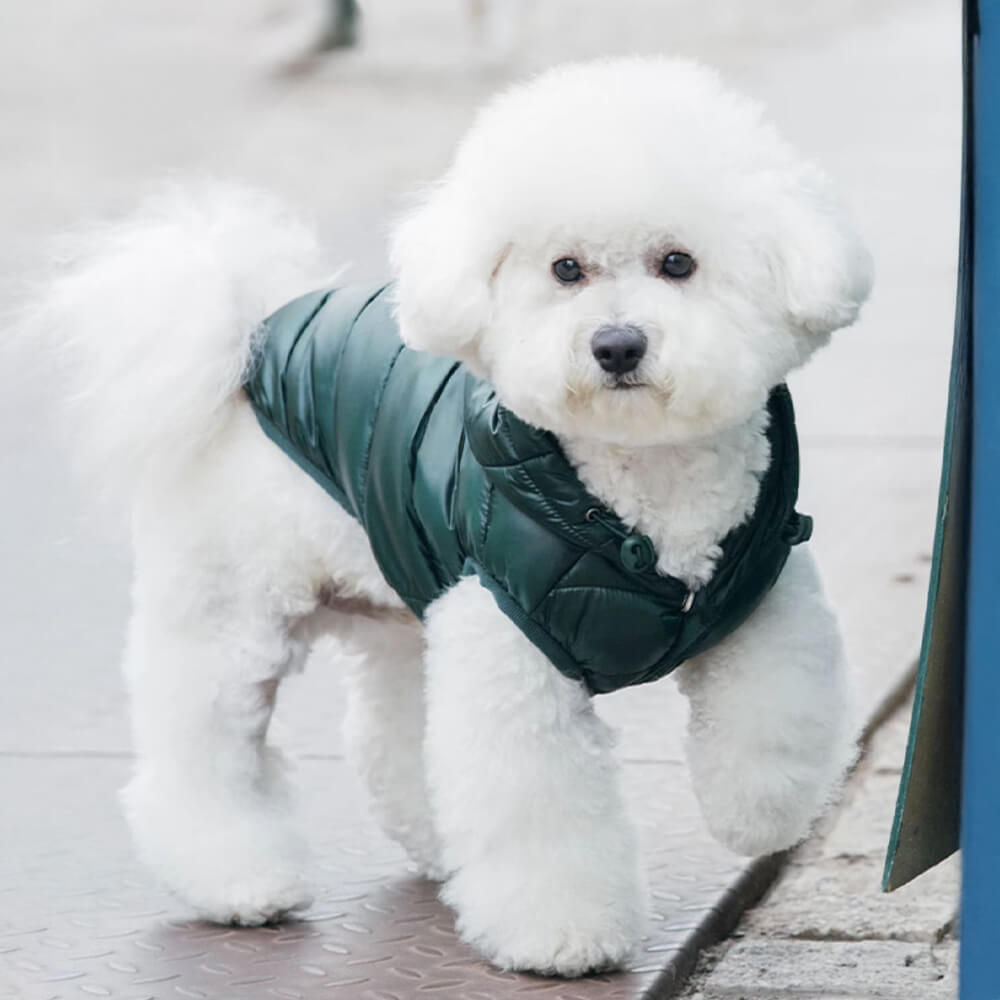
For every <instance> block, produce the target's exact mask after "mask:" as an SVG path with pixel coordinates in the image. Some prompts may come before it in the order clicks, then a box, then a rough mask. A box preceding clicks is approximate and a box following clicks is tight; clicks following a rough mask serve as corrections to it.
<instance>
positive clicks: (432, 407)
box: [246, 286, 810, 693]
mask: <svg viewBox="0 0 1000 1000" xmlns="http://www.w3.org/2000/svg"><path fill="white" fill-rule="evenodd" d="M389 298H390V296H389V293H388V290H387V289H386V288H384V287H381V288H373V287H364V286H347V287H344V288H341V289H334V290H326V291H320V292H314V293H312V294H310V295H306V296H304V297H303V298H300V299H297V300H296V301H294V302H291V303H289V304H288V305H287V306H285V307H284V308H282V309H281V310H279V311H278V312H277V313H275V314H274V315H273V316H272V317H271V318H270V319H268V320H267V321H266V322H265V323H264V324H263V327H262V329H261V332H260V338H259V342H258V345H257V353H256V359H255V364H254V365H253V367H252V369H251V371H250V374H249V375H248V378H247V380H246V391H247V394H248V395H249V397H250V400H251V403H252V405H253V408H254V411H255V412H256V414H257V418H258V420H259V421H260V424H261V426H262V427H263V429H264V431H265V432H266V433H267V435H268V436H269V437H270V438H271V439H272V440H273V441H274V442H275V443H276V444H277V445H278V446H279V447H280V448H281V449H282V450H283V451H285V452H286V454H288V455H289V456H290V457H291V458H292V459H293V460H294V461H295V462H297V463H298V464H299V465H300V466H301V467H302V468H303V469H304V470H305V471H306V472H308V473H309V475H310V476H312V477H313V478H314V479H315V480H316V481H317V482H319V483H320V485H322V486H323V487H324V488H325V489H326V490H327V491H328V492H329V493H330V494H331V495H332V496H333V497H334V498H335V499H336V500H337V501H338V502H339V503H340V504H342V505H343V506H344V507H345V508H346V509H347V510H348V511H349V512H350V513H351V514H352V515H353V516H354V517H356V518H357V519H358V521H360V522H361V524H362V525H363V526H364V528H365V530H366V531H367V533H368V536H369V538H370V540H371V545H372V550H373V551H374V553H375V558H376V560H377V561H378V564H379V567H380V568H381V570H382V572H383V574H384V575H385V577H386V579H387V580H388V582H389V584H390V585H391V586H392V587H393V589H394V590H395V591H396V592H397V593H398V594H399V596H400V597H401V598H402V599H403V601H405V603H406V604H407V605H408V606H409V607H410V608H411V609H412V610H413V611H414V612H415V613H416V614H417V615H419V616H423V614H424V612H425V610H426V608H427V606H428V604H430V603H431V602H432V601H433V600H434V599H435V598H437V597H439V596H440V595H441V594H442V592H444V591H445V590H446V589H447V588H449V587H451V586H452V585H454V584H455V583H456V582H457V581H458V580H459V579H461V578H462V577H463V576H468V575H472V574H475V575H477V576H478V577H479V579H480V580H481V581H482V583H483V584H484V585H485V586H486V587H487V588H488V589H489V590H490V592H491V593H492V594H493V596H494V598H495V599H496V602H497V604H498V605H499V607H500V609H501V610H502V611H503V612H504V613H505V614H506V615H507V616H508V617H509V618H511V619H512V620H513V621H514V622H515V623H516V624H517V625H518V627H519V628H520V629H521V630H522V631H523V632H524V634H525V635H526V636H527V637H528V638H529V639H530V640H531V641H532V642H533V643H534V644H535V645H536V646H537V647H538V648H539V649H541V650H542V651H543V652H544V653H545V654H546V656H548V657H549V659H551V660H552V662H553V663H554V664H555V665H556V666H557V667H558V668H559V670H561V671H562V672H563V673H564V674H566V675H567V676H569V677H572V678H575V679H579V680H582V681H583V682H584V683H585V684H586V685H587V687H588V688H589V689H590V690H591V691H592V692H595V693H601V692H607V691H614V690H616V689H618V688H620V687H624V686H626V685H629V684H639V683H642V682H644V681H651V680H656V679H657V678H660V677H662V676H664V675H665V674H667V673H669V672H670V671H671V670H672V669H673V668H674V667H676V666H677V665H678V664H680V663H682V662H683V661H684V660H686V659H688V658H689V657H691V656H694V655H695V654H697V653H700V652H702V651H703V650H705V649H707V648H708V647H709V646H711V645H712V644H713V643H715V642H717V641H718V640H719V639H721V638H723V637H724V636H726V635H728V634H729V633H730V632H731V631H732V630H733V629H735V628H736V627H737V626H739V625H740V624H741V623H742V622H743V621H744V620H745V619H746V618H747V616H748V615H749V614H750V613H751V612H752V611H753V609H754V608H755V607H756V605H757V603H758V602H759V601H760V599H761V598H762V597H763V596H764V594H765V593H767V591H768V590H769V589H770V587H771V586H772V585H773V583H774V581H775V580H776V579H777V577H778V574H779V573H780V572H781V568H782V566H783V565H784V563H785V560H786V558H787V557H788V552H789V548H790V545H792V544H795V543H796V542H797V541H801V540H803V539H804V538H805V537H807V536H808V533H809V525H810V522H809V519H808V518H804V517H801V516H800V515H798V514H796V513H795V510H794V506H795V498H796V493H797V489H798V448H797V442H796V436H795V421H794V416H793V413H792V405H791V399H790V398H789V395H788V392H787V390H786V389H785V387H784V386H779V387H778V388H776V389H775V390H774V391H773V393H772V395H771V399H770V401H769V410H770V418H771V419H770V428H769V431H768V434H769V437H770V442H771V453H772V462H771V467H770V469H769V471H768V473H767V474H766V475H765V477H764V480H763V482H762V486H761V494H760V498H759V501H758V504H757V508H756V511H755V514H754V516H753V518H752V519H751V520H750V521H749V522H748V523H747V524H746V525H744V526H742V527H740V528H738V529H736V530H735V531H733V532H732V533H731V534H730V535H729V536H728V537H727V538H726V539H725V540H724V541H723V543H722V548H723V553H724V554H723V557H722V559H721V561H720V563H719V565H718V568H717V571H716V573H715V575H714V577H713V578H712V580H711V581H710V583H709V584H708V585H707V586H705V587H704V588H702V589H701V590H700V591H698V592H697V594H695V595H693V600H692V599H691V597H690V596H689V595H688V592H687V589H686V587H685V586H684V584H683V583H681V582H680V581H679V580H676V579H673V578H671V577H663V576H660V575H659V574H657V572H656V571H655V568H654V566H655V562H656V554H655V551H654V550H653V546H652V544H651V543H650V541H649V539H648V538H645V537H643V536H641V535H637V534H634V533H631V532H630V531H629V530H628V529H627V528H626V527H625V526H624V525H623V524H622V522H621V521H620V520H619V519H618V518H617V517H616V516H615V515H614V514H613V513H612V512H611V511H608V510H606V509H604V508H602V506H601V504H600V503H599V502H598V501H597V500H596V499H595V498H594V497H592V496H591V495H589V494H588V493H587V491H586V490H585V489H584V487H583V485H582V484H581V482H580V481H579V479H578V478H577V476H576V473H575V472H574V470H573V468H572V466H571V465H570V464H569V462H568V461H567V459H566V457H565V455H564V454H563V452H562V450H561V449H560V447H559V444H558V442H557V441H556V439H555V438H554V437H553V435H551V434H549V433H547V432H545V431H540V430H538V429H536V428H534V427H530V426H529V425H527V424H525V423H524V422H523V421H521V420H519V419H518V418H517V417H515V416H514V414H512V413H511V412H510V411H508V410H506V409H504V408H503V407H502V406H501V405H500V404H499V403H498V401H497V399H496V395H495V393H494V392H493V389H492V387H491V386H490V385H489V383H486V382H483V381H482V380H480V379H478V378H476V377H475V376H473V375H472V374H471V373H470V372H469V371H468V370H467V369H466V368H465V367H464V366H462V365H460V364H458V363H456V362H454V361H449V360H445V359H441V358H435V357H432V356H430V355H427V354H424V353H422V352H418V351H412V350H410V349H409V348H406V347H404V346H403V344H402V342H401V341H400V339H399V333H398V330H397V327H396V323H395V321H394V319H393V317H392V312H391V306H390V302H389Z"/></svg>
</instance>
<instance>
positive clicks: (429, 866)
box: [337, 615, 443, 878]
mask: <svg viewBox="0 0 1000 1000" xmlns="http://www.w3.org/2000/svg"><path fill="white" fill-rule="evenodd" d="M337 632H338V637H339V638H341V639H342V640H343V642H344V643H345V646H346V648H347V649H348V651H350V652H352V653H354V654H355V655H354V656H353V657H351V658H350V659H349V660H348V662H347V663H346V664H345V665H344V666H343V668H342V669H343V676H344V683H345V687H346V691H347V714H346V716H345V718H344V743H345V746H346V749H347V753H348V756H349V757H350V759H351V761H352V762H353V764H354V765H355V767H356V768H357V769H358V772H359V773H360V774H361V776H362V778H363V779H364V781H365V783H366V785H367V786H368V792H369V795H370V797H371V803H372V812H373V813H374V815H375V818H376V819H377V821H378V823H379V825H380V826H381V827H382V829H383V830H384V831H385V833H386V834H387V835H388V836H389V837H391V838H392V839H393V840H395V841H396V842H397V843H399V844H400V845H402V847H403V848H404V849H405V850H406V852H407V854H408V855H409V856H410V858H411V860H412V861H413V862H414V863H415V864H416V866H417V869H418V871H419V872H420V874H422V875H426V876H427V877H429V878H441V877H442V874H443V873H442V870H441V866H440V848H439V845H438V840H437V834H436V833H435V831H434V826H433V822H432V817H431V810H430V805H429V803H428V798H427V779H426V774H425V771H424V729H425V721H426V711H425V703H424V662H423V657H424V639H423V631H422V629H421V627H420V625H419V623H418V622H417V621H416V619H413V620H412V621H410V622H401V621H389V620H379V619H378V618H374V619H368V618H362V617H360V616H357V615H356V616H352V618H351V621H350V624H349V625H348V626H347V627H346V628H344V629H339V628H338V630H337Z"/></svg>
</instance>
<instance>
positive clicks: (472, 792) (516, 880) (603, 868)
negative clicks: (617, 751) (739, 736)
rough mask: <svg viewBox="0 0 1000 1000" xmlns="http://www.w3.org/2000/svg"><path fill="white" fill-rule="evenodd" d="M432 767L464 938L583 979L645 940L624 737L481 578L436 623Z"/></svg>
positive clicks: (451, 894)
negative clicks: (621, 770) (618, 745)
mask: <svg viewBox="0 0 1000 1000" xmlns="http://www.w3.org/2000/svg"><path fill="white" fill-rule="evenodd" d="M427 646H428V650H427V656H428V661H427V712H428V720H427V727H428V728H427V745H426V749H427V768H428V779H429V784H430V794H431V801H432V805H433V807H434V810H435V819H436V825H437V829H438V832H439V834H440V836H441V839H442V846H443V861H444V865H445V868H446V869H447V870H448V871H449V872H450V877H449V879H448V882H447V884H446V886H445V888H444V890H443V892H442V898H443V899H444V900H445V901H446V902H448V903H450V904H451V905H452V906H453V907H454V908H455V910H456V911H457V915H458V920H457V925H458V929H459V932H460V933H461V935H462V937H463V938H464V939H465V940H466V941H468V942H470V943H471V944H473V945H474V946H475V947H477V948H478V949H479V950H480V951H482V952H483V953H484V954H485V955H486V956H487V957H488V958H489V959H490V960H491V961H493V962H494V963H495V964H497V965H499V966H501V967H502V968H506V969H524V970H531V971H534V972H539V973H556V974H560V975H568V976H574V975H580V974H582V973H584V972H587V971H589V970H592V969H597V968H604V967H610V966H615V965H619V964H621V963H622V961H623V960H624V959H625V958H626V956H627V955H628V954H629V952H630V951H631V950H632V949H633V947H634V946H635V945H636V943H637V942H638V940H639V937H640V934H641V926H642V916H643V910H644V892H643V889H642V879H641V876H640V871H639V864H638V851H637V845H636V835H635V832H634V829H633V827H632V823H631V821H630V820H629V818H628V816H627V814H626V811H625V805H624V802H623V800H622V794H621V791H620V788H619V775H618V768H617V765H616V763H615V761H614V759H613V757H612V754H611V746H612V736H611V733H610V732H609V730H608V728H607V727H606V726H605V725H604V724H603V723H602V722H601V721H600V719H598V718H597V716H596V715H595V714H594V711H593V708H592V706H591V702H590V698H589V697H588V696H587V693H586V692H585V690H584V689H583V687H582V686H581V685H580V684H578V683H576V682H573V681H571V680H568V679H567V678H566V677H564V676H563V675H562V674H560V673H559V672H558V671H557V670H556V668H555V667H553V666H552V665H551V664H550V663H549V662H548V660H547V659H546V658H545V657H544V656H543V655H542V654H541V653H540V652H539V651H538V650H537V649H536V648H535V647H534V646H533V645H532V644H531V643H530V642H529V641H528V640H527V639H526V638H525V637H524V635H523V634H522V633H521V632H520V631H519V630H518V629H517V627H516V626H515V625H514V624H513V623H512V622H511V621H510V620H509V619H508V618H506V617H505V616H504V615H503V614H502V613H501V612H500V610H499V609H498V608H497V606H496V604H495V602H494V600H493V598H492V597H491V596H490V594H489V593H488V592H487V591H486V590H485V589H484V588H483V587H482V586H481V584H480V583H479V581H478V580H476V579H474V578H470V579H466V580H463V581H462V582H461V583H459V584H458V585H457V586H456V587H454V588H453V589H452V590H450V591H449V592H448V593H447V594H445V595H444V597H442V598H441V599H440V600H439V601H438V602H437V603H435V605H434V606H433V607H432V609H431V611H430V613H429V615H428V622H427Z"/></svg>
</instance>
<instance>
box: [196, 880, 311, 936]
mask: <svg viewBox="0 0 1000 1000" xmlns="http://www.w3.org/2000/svg"><path fill="white" fill-rule="evenodd" d="M184 897H185V899H186V901H187V902H188V903H189V905H190V906H192V907H193V908H194V910H195V912H196V913H197V914H198V916H199V917H200V918H201V919H203V920H210V921H211V922H212V923H216V924H236V925H237V926H240V927H259V926H261V925H262V924H271V923H276V922H278V921H280V920H282V919H284V918H286V917H294V916H295V914H297V913H299V912H300V911H302V910H305V909H306V908H307V907H308V906H309V905H310V904H311V903H312V895H311V894H310V892H309V890H308V888H307V887H306V884H305V882H304V881H303V880H302V879H300V878H299V877H298V876H296V875H294V874H292V873H288V872H280V871H278V872H267V871H263V872H257V873H252V874H249V875H246V874H245V875H243V876H241V877H239V878H238V879H236V880H232V881H227V882H222V881H215V882H214V884H204V883H203V884H201V885H198V886H189V887H188V888H187V890H186V891H185V892H184Z"/></svg>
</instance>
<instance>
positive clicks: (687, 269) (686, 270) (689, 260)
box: [660, 250, 694, 278]
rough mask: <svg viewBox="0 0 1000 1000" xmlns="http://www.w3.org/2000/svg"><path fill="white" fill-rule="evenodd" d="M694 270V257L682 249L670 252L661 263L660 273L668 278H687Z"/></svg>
mask: <svg viewBox="0 0 1000 1000" xmlns="http://www.w3.org/2000/svg"><path fill="white" fill-rule="evenodd" d="M693 270H694V258H693V257H692V256H691V254H689V253H683V252H682V251H680V250H675V251H674V252H673V253H668V254H667V256H666V257H664V258H663V263H662V264H661V265H660V274H662V275H664V276H665V277H667V278H687V277H688V276H689V275H690V274H691V272H692V271H693Z"/></svg>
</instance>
